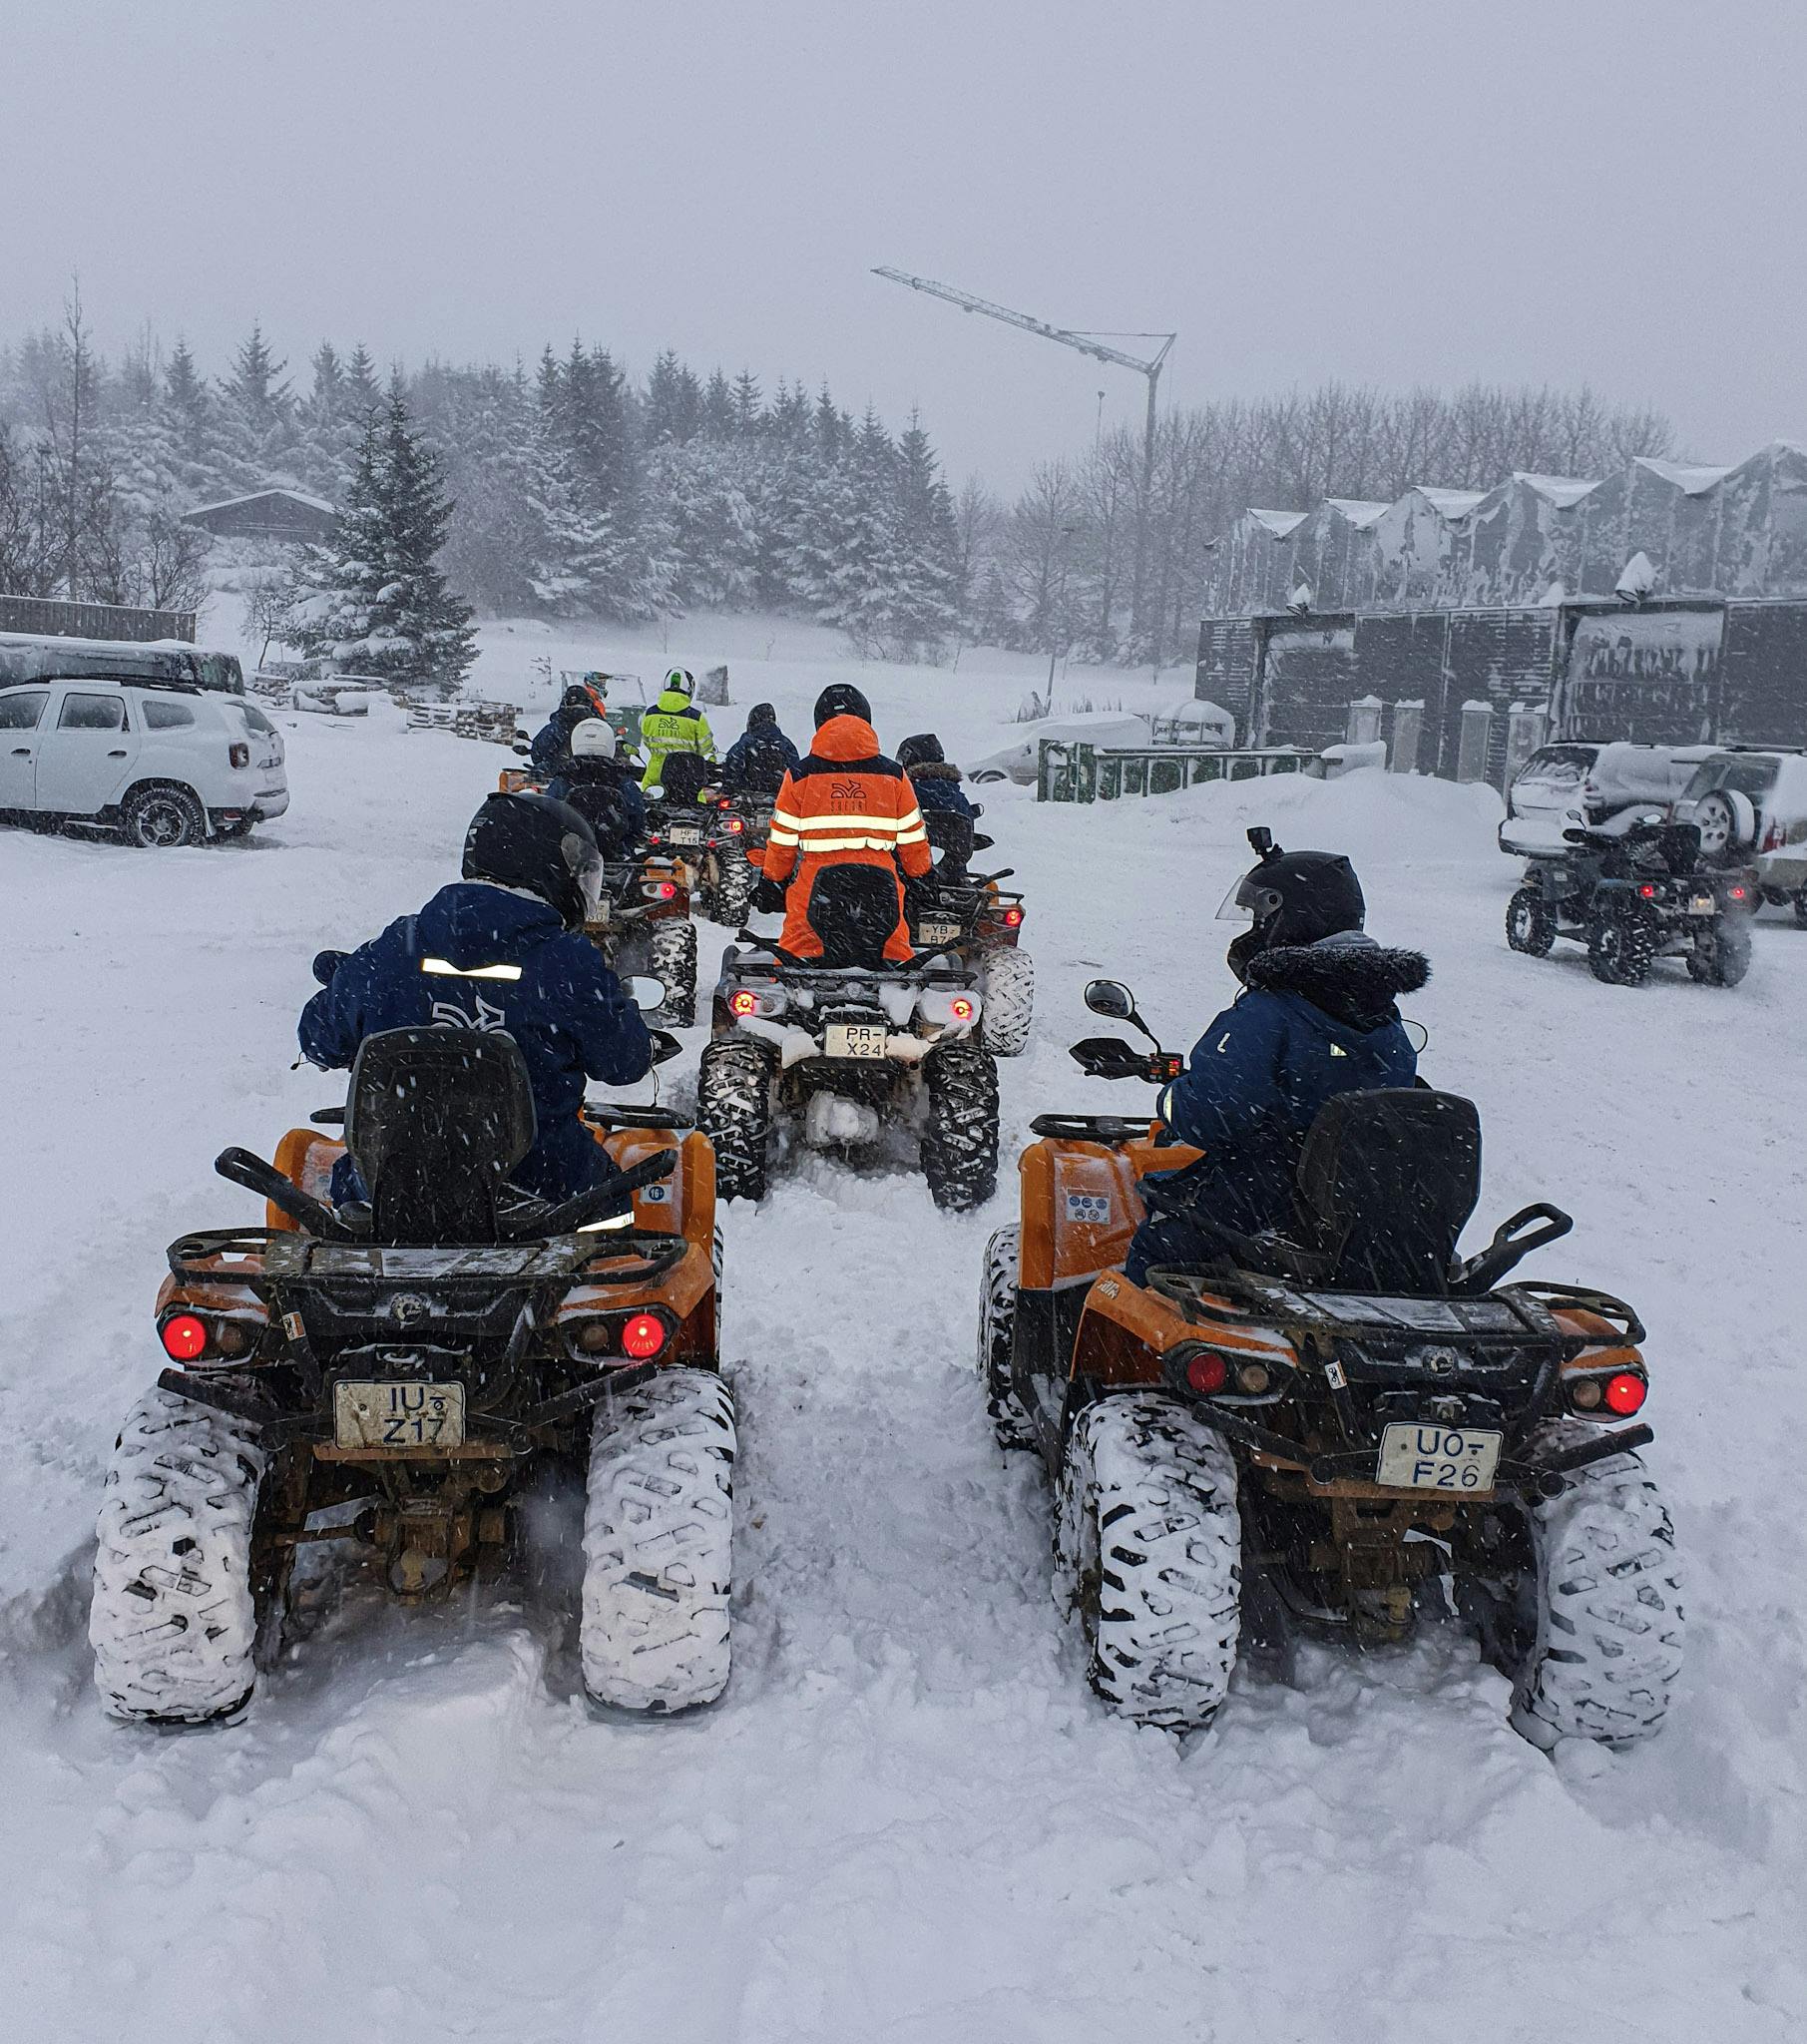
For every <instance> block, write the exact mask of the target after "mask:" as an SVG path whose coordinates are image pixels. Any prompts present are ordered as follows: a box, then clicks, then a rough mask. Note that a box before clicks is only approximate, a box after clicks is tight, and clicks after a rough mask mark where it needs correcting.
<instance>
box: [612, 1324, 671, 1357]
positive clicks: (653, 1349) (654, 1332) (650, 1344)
mask: <svg viewBox="0 0 1807 2044" xmlns="http://www.w3.org/2000/svg"><path fill="white" fill-rule="evenodd" d="M665 1345H666V1323H665V1321H664V1320H662V1319H661V1318H660V1317H659V1315H658V1314H657V1313H636V1314H635V1315H634V1317H633V1318H632V1319H631V1320H630V1321H629V1322H628V1324H627V1325H626V1326H625V1327H624V1328H623V1329H622V1353H623V1354H624V1355H627V1356H631V1357H632V1358H633V1359H634V1361H636V1362H651V1361H652V1360H653V1358H654V1356H656V1355H657V1354H658V1353H659V1351H660V1350H661V1349H662V1348H663V1347H664V1346H665Z"/></svg>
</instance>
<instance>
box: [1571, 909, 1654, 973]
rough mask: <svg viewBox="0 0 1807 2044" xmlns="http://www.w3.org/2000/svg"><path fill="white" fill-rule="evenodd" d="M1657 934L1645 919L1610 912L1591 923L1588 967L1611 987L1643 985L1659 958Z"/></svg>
mask: <svg viewBox="0 0 1807 2044" xmlns="http://www.w3.org/2000/svg"><path fill="white" fill-rule="evenodd" d="M1657 941H1658V938H1657V931H1656V929H1655V927H1654V925H1653V924H1652V923H1651V922H1650V921H1649V919H1648V918H1647V917H1645V916H1641V915H1636V914H1626V913H1624V912H1623V911H1621V910H1614V909H1607V910H1604V911H1603V912H1601V913H1598V914H1596V915H1594V916H1593V917H1592V919H1591V920H1590V921H1589V922H1588V924H1587V967H1588V970H1589V971H1590V972H1591V973H1592V974H1593V976H1594V978H1595V979H1597V980H1600V981H1602V982H1603V983H1604V984H1605V985H1607V986H1642V985H1643V983H1644V981H1645V980H1646V979H1648V978H1649V976H1650V966H1651V963H1652V962H1653V960H1654V959H1655V956H1656V947H1657Z"/></svg>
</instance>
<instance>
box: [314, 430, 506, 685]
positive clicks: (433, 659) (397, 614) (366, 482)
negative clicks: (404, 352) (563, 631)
mask: <svg viewBox="0 0 1807 2044" xmlns="http://www.w3.org/2000/svg"><path fill="white" fill-rule="evenodd" d="M451 516H452V505H451V502H450V500H449V499H448V498H447V497H446V495H445V494H444V490H443V488H442V479H441V473H440V465H439V460H438V457H437V456H436V455H435V454H434V453H433V451H432V449H431V448H430V447H428V446H427V444H426V442H425V441H424V439H423V438H422V437H421V436H420V435H419V434H418V433H416V432H415V431H414V429H413V427H412V424H411V422H410V420H409V416H408V408H407V405H406V403H405V402H404V400H403V398H402V396H401V394H400V392H399V391H396V392H394V393H392V394H391V396H390V397H389V399H388V400H387V402H386V403H385V404H384V405H383V406H382V407H381V409H380V410H378V411H375V412H373V413H372V414H371V416H370V418H369V421H368V423H367V424H366V426H365V429H364V434H363V438H362V440H361V441H360V443H359V445H358V451H357V459H356V461H355V463H354V464H353V468H352V475H351V483H350V487H349V489H348V490H347V492H346V496H345V502H344V504H343V505H342V506H341V508H340V510H339V513H338V516H337V518H336V520H335V521H334V525H333V529H332V531H331V533H330V534H329V535H328V537H327V539H326V541H325V543H324V545H322V546H319V547H309V548H307V549H305V550H304V552H303V554H302V558H301V561H300V563H299V565H298V567H297V570H296V574H295V580H294V585H293V592H292V596H291V599H290V603H289V607H288V615H289V625H288V628H287V636H288V639H289V642H290V644H292V645H295V646H297V647H299V648H300V649H301V651H302V652H303V653H305V654H307V655H308V656H309V657H310V658H317V659H322V660H324V661H325V662H327V664H328V665H329V666H330V667H332V668H333V669H334V670H335V671H337V672H338V673H340V674H374V675H381V676H382V677H383V678H384V679H385V680H388V681H391V682H394V683H398V684H403V685H406V684H413V685H416V686H418V685H421V684H440V685H451V684H455V683H457V682H460V681H462V680H463V678H464V676H465V674H466V673H467V672H468V670H469V668H470V665H471V662H472V661H473V660H474V659H475V657H476V642H475V640H474V638H473V636H472V633H471V629H470V626H471V613H470V610H469V608H468V606H467V605H465V604H464V603H463V602H462V601H460V599H458V598H457V597H455V596H454V595H453V594H452V593H451V591H450V590H449V589H448V588H447V586H446V580H445V576H444V574H443V572H442V571H441V569H440V566H439V561H438V555H439V551H440V548H441V546H442V545H443V544H444V541H445V535H446V527H447V525H448V524H449V522H450V520H451Z"/></svg>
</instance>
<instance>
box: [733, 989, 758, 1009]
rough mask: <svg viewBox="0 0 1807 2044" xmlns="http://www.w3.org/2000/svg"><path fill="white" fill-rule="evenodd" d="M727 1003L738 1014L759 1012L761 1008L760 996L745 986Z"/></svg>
mask: <svg viewBox="0 0 1807 2044" xmlns="http://www.w3.org/2000/svg"><path fill="white" fill-rule="evenodd" d="M727 1005H728V1008H729V1010H730V1011H731V1012H732V1013H733V1014H736V1015H753V1014H757V1013H758V1009H759V996H758V995H757V994H754V993H748V992H747V990H746V989H745V988H744V987H742V988H741V989H740V991H739V992H738V993H737V994H735V995H733V996H732V997H731V999H730V1000H729V1001H728V1004H727Z"/></svg>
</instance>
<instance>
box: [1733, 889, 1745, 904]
mask: <svg viewBox="0 0 1807 2044" xmlns="http://www.w3.org/2000/svg"><path fill="white" fill-rule="evenodd" d="M1731 897H1732V899H1733V900H1734V901H1742V900H1743V899H1744V889H1743V888H1742V887H1734V888H1732V890H1731Z"/></svg>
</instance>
